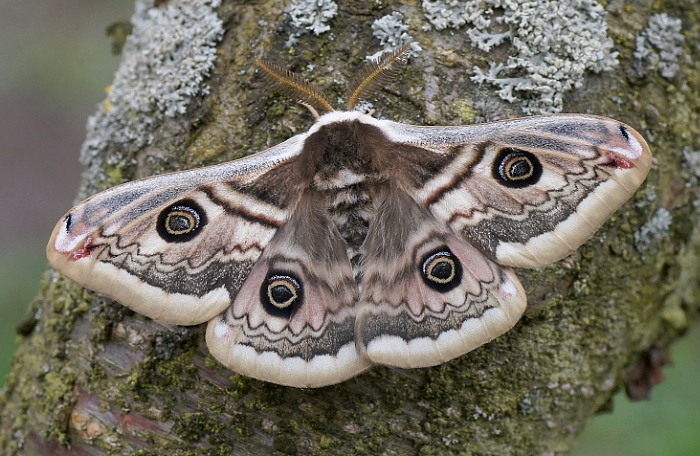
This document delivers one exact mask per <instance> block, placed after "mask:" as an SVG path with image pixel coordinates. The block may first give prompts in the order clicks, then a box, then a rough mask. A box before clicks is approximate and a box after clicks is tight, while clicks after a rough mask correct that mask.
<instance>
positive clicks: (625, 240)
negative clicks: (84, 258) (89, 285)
mask: <svg viewBox="0 0 700 456" xmlns="http://www.w3.org/2000/svg"><path fill="white" fill-rule="evenodd" d="M287 3H288V2H286V1H284V2H283V1H279V0H267V1H259V2H233V1H229V0H224V1H223V4H221V5H219V4H218V0H189V1H188V0H170V1H168V0H156V1H155V5H153V3H152V2H149V1H146V0H138V1H137V11H136V13H135V15H134V18H133V19H132V25H133V31H132V34H131V35H130V36H129V38H128V39H127V41H126V44H125V47H124V50H123V62H122V65H121V67H120V70H119V71H118V73H117V75H116V77H115V83H114V86H113V89H112V92H111V93H110V96H109V98H108V99H107V100H106V101H105V102H104V104H103V105H102V106H100V107H99V109H98V112H97V113H96V114H95V116H93V118H91V121H90V124H89V134H88V138H87V141H86V144H85V147H84V150H83V154H82V160H83V162H84V163H85V165H86V166H87V170H86V172H85V175H84V180H83V183H82V187H81V189H80V192H79V194H80V197H81V198H82V197H84V196H87V195H89V194H92V193H94V192H96V191H98V190H102V189H104V188H107V187H109V186H112V185H115V184H117V183H120V182H123V181H126V180H130V179H134V178H137V177H143V176H148V175H151V174H156V173H162V172H166V171H173V170H179V169H185V168H191V167H196V166H201V165H205V164H213V163H218V162H222V161H225V160H232V159H235V158H238V157H241V156H243V155H246V154H248V153H251V152H254V151H257V150H262V149H264V148H266V147H269V146H271V145H274V144H276V143H278V142H280V141H282V140H284V139H286V138H287V137H289V136H291V135H292V134H295V133H298V132H300V131H303V130H304V129H305V128H307V127H308V126H309V125H310V124H311V123H312V121H313V119H312V117H311V116H310V114H309V113H308V112H307V111H306V109H305V108H303V107H302V106H300V105H297V104H295V103H294V102H291V101H288V100H286V99H284V98H283V97H279V96H277V95H275V94H273V93H271V92H270V91H269V87H267V85H266V84H265V83H263V82H262V81H261V80H260V79H259V78H258V77H257V76H256V71H255V68H254V65H253V62H254V60H255V59H256V58H266V59H269V60H271V61H273V62H275V63H277V64H279V65H281V66H284V67H288V68H290V69H292V70H294V71H298V72H301V73H302V74H303V75H304V76H306V77H308V78H310V79H313V80H314V81H315V82H317V83H318V84H319V85H321V86H322V87H328V93H329V94H331V99H334V98H333V96H335V95H337V94H340V93H342V89H343V88H344V83H345V82H346V81H347V80H349V79H350V78H351V77H352V76H353V74H354V72H356V71H357V69H358V68H359V67H360V66H361V65H362V64H363V62H365V61H366V56H368V55H370V54H372V53H373V52H375V51H377V50H380V49H381V48H382V47H384V48H389V47H392V46H393V47H397V46H399V45H401V44H402V43H403V42H405V41H406V40H408V39H409V38H408V36H409V35H410V36H411V37H412V38H413V39H414V40H416V41H417V42H418V43H419V44H420V47H421V48H422V51H419V48H418V47H416V46H414V50H415V51H416V52H415V56H414V57H413V58H411V60H410V63H409V66H408V68H407V69H406V70H405V71H404V73H403V74H402V75H401V76H399V78H398V81H397V82H395V83H393V84H392V85H391V86H390V87H389V88H387V89H385V90H384V91H383V92H381V93H380V94H379V95H377V96H376V97H375V99H374V100H373V107H374V108H375V109H376V112H375V114H374V115H375V116H377V117H381V118H389V119H392V120H397V121H402V122H406V123H415V124H466V123H470V122H473V121H485V120H496V119H499V118H507V117H513V116H516V115H519V114H522V113H523V112H526V113H537V112H555V111H558V110H560V109H561V108H562V104H563V108H565V110H566V111H568V112H586V113H594V114H600V115H607V116H610V117H614V118H617V119H619V120H621V121H623V122H625V123H628V124H630V125H632V126H633V127H635V128H637V129H638V130H639V131H640V132H642V134H643V135H644V136H645V137H646V138H647V139H648V140H649V143H650V146H651V148H652V152H653V153H654V156H655V163H656V165H655V166H654V168H653V169H652V171H651V172H650V174H649V177H648V178H647V181H646V183H645V184H644V185H643V187H642V189H641V190H640V191H639V192H638V193H637V194H636V195H635V196H634V198H633V199H632V200H631V201H630V202H629V203H627V204H626V205H625V206H624V207H623V208H622V209H621V210H620V211H619V212H617V213H616V215H614V216H613V217H612V218H611V219H610V220H609V221H608V222H607V223H606V224H605V225H604V227H603V229H601V230H600V231H599V232H598V233H597V234H596V235H595V236H594V237H593V239H591V240H590V241H589V242H588V243H586V244H585V245H584V246H583V247H582V248H580V249H579V250H578V251H577V252H575V253H574V254H573V255H571V256H570V257H568V258H567V259H565V260H563V261H560V262H558V263H556V264H554V265H551V266H547V267H544V268H541V269H538V270H518V271H517V273H518V275H519V276H520V277H521V279H522V281H523V283H524V285H525V288H526V291H527V294H528V300H529V311H528V313H527V314H526V316H525V317H524V318H523V320H522V321H521V322H520V323H519V324H518V325H517V326H516V327H515V328H514V329H513V330H511V331H510V332H508V333H506V334H505V335H503V336H501V337H499V338H497V339H496V340H494V341H493V342H491V343H489V344H487V345H485V346H483V347H481V348H479V349H477V350H475V351H473V352H471V353H469V354H467V355H465V356H462V357H459V358H458V359H456V360H454V361H452V362H449V363H446V364H444V365H441V366H437V367H433V368H426V369H411V370H402V369H392V368H386V367H375V368H373V369H371V370H370V371H368V372H366V373H364V374H362V375H360V376H358V377H356V378H354V379H352V380H349V381H347V382H344V383H342V384H339V385H336V386H331V387H326V388H320V389H311V390H304V389H295V388H287V387H282V386H278V385H273V384H269V383H265V382H260V381H257V380H253V379H250V378H247V377H244V376H241V375H238V374H235V373H234V372H231V371H229V370H227V369H226V368H224V367H222V366H221V365H220V364H219V363H218V362H216V361H215V360H214V359H213V358H212V357H211V356H209V354H208V351H207V349H206V346H205V344H204V329H205V326H204V325H201V326H197V327H188V328H185V327H176V326H171V325H166V324H162V323H159V322H156V321H152V320H149V319H148V318H146V317H143V316H141V315H138V314H134V313H133V312H131V311H129V310H128V309H126V308H125V307H123V306H121V305H120V304H118V303H116V302H113V301H111V300H108V299H106V298H104V297H101V296H99V295H95V294H93V293H91V292H89V291H87V290H84V289H83V288H82V287H80V286H78V285H77V284H75V283H73V282H72V281H70V280H68V279H66V278H63V277H62V276H61V275H60V274H58V273H57V272H55V271H53V270H50V271H48V272H47V273H46V275H45V278H44V284H43V287H42V290H41V292H40V294H39V297H38V298H37V299H36V300H35V301H34V302H33V303H32V305H31V309H30V312H29V317H28V318H27V320H26V321H25V322H24V323H23V324H22V325H20V327H19V328H18V331H19V332H20V334H21V336H22V340H21V343H20V345H19V348H18V350H17V353H16V355H15V357H14V360H13V366H12V372H11V374H10V375H9V377H8V380H7V385H6V388H5V389H4V391H3V392H2V395H1V396H0V407H1V410H2V411H1V413H0V453H2V454H6V455H35V454H36V455H69V454H70V455H107V454H138V455H142V456H145V455H163V454H176V455H195V454H196V455H202V454H205V455H224V454H254V455H268V454H335V455H346V454H348V455H349V454H353V455H378V454H396V455H404V454H407V455H408V454H420V455H443V454H483V455H486V454H488V455H538V454H550V455H554V454H562V453H566V452H567V451H568V450H569V449H570V448H571V447H572V445H573V443H574V441H575V440H576V438H577V436H578V435H579V434H580V433H581V431H582V430H583V429H584V427H585V426H586V424H587V423H588V422H589V420H590V419H591V417H592V416H593V415H594V414H595V413H596V411H598V410H600V409H601V408H604V407H606V405H607V404H608V402H609V400H610V398H611V397H612V395H613V394H614V393H615V391H616V390H617V389H619V388H621V387H627V389H628V393H629V394H630V395H632V396H634V397H641V396H644V394H645V393H647V392H648V389H649V388H650V386H651V385H653V383H654V382H655V380H656V378H657V374H658V371H659V369H660V367H661V365H662V364H663V353H664V351H665V350H666V349H667V347H668V346H669V345H670V344H671V342H672V341H673V340H674V339H676V338H677V337H679V335H681V334H682V333H683V332H684V331H685V330H686V329H687V328H688V327H689V326H690V325H691V324H692V323H693V322H694V321H695V320H696V319H697V316H698V314H699V313H700V298H699V296H700V268H699V267H698V261H699V260H700V229H699V228H698V220H699V213H698V212H699V211H698V209H697V208H698V206H699V205H700V204H699V203H700V152H696V150H698V149H700V139H699V138H700V119H699V117H700V116H699V114H698V113H699V110H698V108H699V107H700V90H699V87H698V81H700V59H694V58H692V53H697V43H699V42H700V12H698V10H697V5H696V4H695V3H694V2H681V1H667V2H665V5H666V6H665V8H666V9H667V11H668V16H663V15H662V14H652V11H651V8H652V2H651V1H649V0H642V1H639V2H635V3H634V6H632V5H631V4H624V2H620V1H610V2H607V7H606V8H607V16H604V13H603V12H602V10H600V9H597V4H596V3H595V2H594V1H593V0H584V1H574V0H562V1H561V2H551V3H547V2H531V3H532V4H537V5H538V6H534V7H533V6H532V5H529V6H528V5H525V4H523V5H515V6H513V5H512V4H510V3H508V2H498V3H497V2H496V1H495V0H492V1H483V2H481V3H479V4H476V3H474V2H469V3H464V4H463V5H462V10H460V11H461V12H459V14H456V13H455V14H452V13H454V11H453V10H451V9H450V8H453V7H452V6H451V3H450V2H447V1H445V2H439V1H435V2H428V1H424V2H423V3H422V4H421V3H420V2H418V1H417V0H409V1H406V2H397V1H393V2H392V1H384V2H364V1H351V0H346V1H340V0H339V1H338V2H337V10H334V5H335V3H334V2H332V1H331V0H316V1H309V0H293V1H292V2H291V3H290V4H289V6H287ZM452 3H458V2H452ZM567 4H570V6H572V7H573V6H575V10H576V12H577V13H576V14H575V15H574V16H572V17H568V18H567V19H566V20H565V21H564V22H565V24H564V29H561V30H559V29H556V28H548V27H557V26H561V24H559V25H557V24H558V23H559V22H561V21H558V20H556V17H555V16H552V15H549V16H548V14H549V13H550V12H551V11H553V10H554V9H555V7H559V6H561V5H567ZM653 4H654V5H658V3H653ZM368 5H369V6H368ZM493 5H496V6H498V7H494V8H493V11H490V10H487V9H486V8H487V7H488V6H493ZM542 5H544V6H546V8H547V9H546V10H537V8H543V7H544V6H542ZM285 7H286V8H287V10H286V12H285V10H284V9H285ZM518 8H520V9H521V10H518ZM527 8H530V9H531V10H532V9H533V8H534V9H535V11H531V10H527ZM397 12H400V13H401V14H400V15H399V14H397ZM654 12H657V11H656V10H654ZM450 14H452V15H451V16H450ZM676 18H680V20H681V21H682V22H681V21H677V20H676ZM378 19H381V20H380V21H377V20H378ZM484 20H485V21H486V22H483V21H484ZM538 21H539V22H538ZM606 23H607V27H608V30H607V36H609V37H611V38H612V39H613V42H612V43H613V44H614V48H612V47H610V43H608V44H606V43H605V41H604V40H601V38H600V36H601V35H600V33H601V29H602V33H603V36H604V34H605V24H606ZM373 24H374V26H373ZM402 25H408V26H409V28H407V29H402ZM679 27H680V33H682V35H684V38H685V40H684V41H683V40H682V37H681V35H679V33H678V29H679ZM533 30H534V32H533ZM507 31H509V32H510V34H509V35H508V36H506V35H500V34H501V33H504V32H507ZM594 32H595V33H598V35H596V34H595V33H594ZM528 33H529V35H528ZM533 33H534V34H540V36H541V37H542V38H544V41H546V40H550V41H552V43H553V44H552V46H554V48H553V49H554V50H553V51H552V53H550V54H547V53H546V51H542V49H540V48H537V46H541V43H540V44H537V42H535V41H533V39H532V36H533ZM591 33H592V35H591ZM567 37H568V38H567ZM569 38H571V39H570V40H569V41H567V39H569ZM489 43H491V44H489ZM587 45H590V46H588V47H587ZM484 49H488V50H489V51H488V52H485V51H484ZM567 49H568V50H567ZM614 51H618V52H619V56H617V57H616V56H615V55H614V54H613V52H614ZM595 52H598V53H600V54H601V56H600V58H598V59H591V58H590V55H591V53H595ZM544 55H549V56H551V55H555V56H557V58H556V59H554V60H552V61H546V62H545V63H546V65H545V67H546V66H547V65H548V68H549V70H554V71H550V72H549V73H547V71H549V70H547V68H545V67H543V66H542V59H541V57H542V56H544ZM514 57H517V58H518V59H520V60H517V59H514ZM509 58H510V59H511V60H509ZM618 61H619V63H618ZM490 62H498V63H501V64H504V65H505V66H504V67H503V68H501V69H499V68H498V67H494V68H491V70H492V71H489V63H490ZM518 62H520V63H518ZM537 65H539V67H537ZM577 65H578V67H577ZM674 65H675V66H674ZM475 67H477V68H478V70H477V69H475ZM533 68H534V69H533ZM543 68H544V69H543ZM577 68H578V69H577ZM577 71H578V73H577ZM584 71H585V74H584ZM596 71H597V72H598V73H596ZM474 76H476V77H475V78H474V79H472V77H474ZM516 83H524V84H525V85H521V86H520V88H518V87H517V85H516ZM528 84H530V86H529V87H531V88H530V89H528V88H527V87H528ZM560 95H561V98H560ZM504 98H509V99H510V100H511V101H512V102H509V101H505V100H504Z"/></svg>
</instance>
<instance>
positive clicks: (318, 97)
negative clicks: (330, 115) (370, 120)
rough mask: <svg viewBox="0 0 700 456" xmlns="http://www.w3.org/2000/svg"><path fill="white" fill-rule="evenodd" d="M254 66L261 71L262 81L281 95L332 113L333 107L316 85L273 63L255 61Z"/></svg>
mask: <svg viewBox="0 0 700 456" xmlns="http://www.w3.org/2000/svg"><path fill="white" fill-rule="evenodd" d="M255 64H256V65H257V66H258V68H259V69H260V70H261V72H262V75H263V79H264V80H265V81H267V82H269V83H271V84H272V85H273V86H274V87H275V89H277V91H278V92H280V93H281V94H282V95H285V96H288V97H289V98H292V99H294V100H297V101H298V102H299V103H301V104H305V105H307V106H311V107H313V108H317V109H318V110H320V111H333V106H331V104H330V103H329V102H328V100H327V99H326V97H324V96H323V93H322V91H321V89H320V88H319V87H318V86H317V85H316V84H314V83H312V82H309V81H307V80H306V79H304V78H303V77H301V76H300V75H298V74H296V73H294V72H292V71H289V70H287V69H284V68H282V67H280V66H277V65H275V64H274V63H270V62H266V61H264V60H256V61H255Z"/></svg>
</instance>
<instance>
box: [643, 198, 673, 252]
mask: <svg viewBox="0 0 700 456" xmlns="http://www.w3.org/2000/svg"><path fill="white" fill-rule="evenodd" d="M671 222H673V217H672V216H671V213H670V212H669V211H668V209H666V208H665V207H661V208H659V209H658V210H657V211H656V212H655V213H654V215H652V216H651V218H650V219H649V220H648V221H647V222H646V223H645V224H644V225H642V226H641V227H640V228H639V229H638V230H637V231H635V233H634V245H635V247H636V248H637V250H639V251H640V252H645V251H647V250H649V249H651V248H653V247H655V246H656V245H657V244H658V242H659V241H660V240H661V239H663V238H664V237H665V236H666V234H668V230H669V228H670V227H671Z"/></svg>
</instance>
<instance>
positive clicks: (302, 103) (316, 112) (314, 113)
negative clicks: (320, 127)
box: [298, 101, 321, 119]
mask: <svg viewBox="0 0 700 456" xmlns="http://www.w3.org/2000/svg"><path fill="white" fill-rule="evenodd" d="M298 103H299V104H300V105H302V106H303V107H305V108H306V109H308V110H309V112H310V113H311V115H312V116H314V119H318V118H319V117H321V115H320V114H319V113H318V111H316V108H314V107H313V106H311V105H310V104H308V103H304V102H303V101H299V102H298Z"/></svg>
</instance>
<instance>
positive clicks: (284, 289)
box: [270, 285, 294, 304]
mask: <svg viewBox="0 0 700 456" xmlns="http://www.w3.org/2000/svg"><path fill="white" fill-rule="evenodd" d="M270 296H271V297H272V299H274V300H275V302H277V303H278V304H283V303H286V302H287V301H289V300H290V299H292V298H293V297H294V293H292V290H290V289H289V286H284V285H277V286H275V287H272V290H270Z"/></svg>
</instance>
